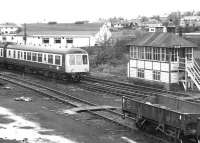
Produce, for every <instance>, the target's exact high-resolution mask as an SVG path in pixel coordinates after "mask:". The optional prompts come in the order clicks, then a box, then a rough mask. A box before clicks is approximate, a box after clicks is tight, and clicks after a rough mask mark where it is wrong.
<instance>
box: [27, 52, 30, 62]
mask: <svg viewBox="0 0 200 143" xmlns="http://www.w3.org/2000/svg"><path fill="white" fill-rule="evenodd" d="M27 60H28V61H30V60H31V52H27Z"/></svg>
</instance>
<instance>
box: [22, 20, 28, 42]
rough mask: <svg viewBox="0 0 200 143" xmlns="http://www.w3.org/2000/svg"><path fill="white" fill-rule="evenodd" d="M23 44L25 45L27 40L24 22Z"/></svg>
mask: <svg viewBox="0 0 200 143" xmlns="http://www.w3.org/2000/svg"><path fill="white" fill-rule="evenodd" d="M23 39H24V44H25V45H26V40H27V33H26V23H24V38H23Z"/></svg>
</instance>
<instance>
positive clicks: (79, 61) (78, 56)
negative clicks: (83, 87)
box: [76, 55, 83, 65]
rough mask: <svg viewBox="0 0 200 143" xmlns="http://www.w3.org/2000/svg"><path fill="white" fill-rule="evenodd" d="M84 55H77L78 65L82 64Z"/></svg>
mask: <svg viewBox="0 0 200 143" xmlns="http://www.w3.org/2000/svg"><path fill="white" fill-rule="evenodd" d="M82 63H83V62H82V56H81V55H76V65H82Z"/></svg>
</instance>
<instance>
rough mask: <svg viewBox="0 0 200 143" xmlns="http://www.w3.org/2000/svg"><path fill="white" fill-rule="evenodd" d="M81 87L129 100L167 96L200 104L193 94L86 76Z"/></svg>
mask: <svg viewBox="0 0 200 143" xmlns="http://www.w3.org/2000/svg"><path fill="white" fill-rule="evenodd" d="M80 85H81V87H83V88H86V89H88V90H91V91H100V92H104V93H110V94H115V95H117V96H124V95H126V96H127V97H129V98H135V97H140V98H146V97H148V96H153V95H160V94H162V95H165V96H172V97H175V98H181V99H183V100H188V101H190V102H197V103H200V99H199V100H198V98H194V99H195V100H193V99H192V95H191V94H186V93H181V92H174V91H168V90H164V89H158V88H152V87H147V86H141V85H136V84H131V83H126V82H116V81H111V80H105V79H100V78H96V77H92V76H85V77H84V80H83V81H81V84H80Z"/></svg>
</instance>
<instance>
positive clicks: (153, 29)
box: [148, 23, 167, 32]
mask: <svg viewBox="0 0 200 143" xmlns="http://www.w3.org/2000/svg"><path fill="white" fill-rule="evenodd" d="M148 27H149V32H167V28H166V27H165V26H163V25H162V24H161V23H157V24H149V25H148Z"/></svg>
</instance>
